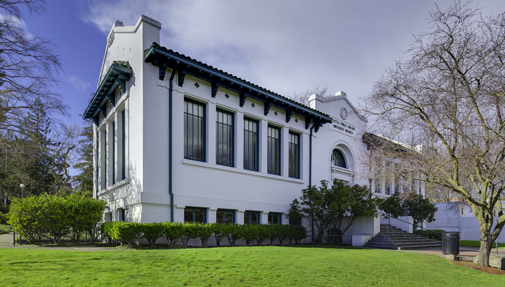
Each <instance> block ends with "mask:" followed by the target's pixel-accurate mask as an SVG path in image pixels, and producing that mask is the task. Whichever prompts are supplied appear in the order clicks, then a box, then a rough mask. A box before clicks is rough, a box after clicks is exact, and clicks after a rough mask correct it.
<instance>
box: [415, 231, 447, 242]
mask: <svg viewBox="0 0 505 287" xmlns="http://www.w3.org/2000/svg"><path fill="white" fill-rule="evenodd" d="M442 232H443V230H436V229H431V230H427V229H425V230H414V234H417V235H421V236H424V237H428V238H431V239H436V240H442Z"/></svg>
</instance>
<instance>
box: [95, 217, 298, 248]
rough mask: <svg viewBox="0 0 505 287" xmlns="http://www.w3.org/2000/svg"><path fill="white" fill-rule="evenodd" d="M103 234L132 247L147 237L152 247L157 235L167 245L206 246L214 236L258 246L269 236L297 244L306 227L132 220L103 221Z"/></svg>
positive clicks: (234, 243)
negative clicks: (196, 242) (195, 242)
mask: <svg viewBox="0 0 505 287" xmlns="http://www.w3.org/2000/svg"><path fill="white" fill-rule="evenodd" d="M101 231H102V235H103V236H108V237H110V238H111V239H112V240H114V241H117V242H119V243H120V244H121V245H123V244H124V243H127V244H128V246H129V247H131V246H132V241H133V240H134V239H137V240H140V239H147V241H148V242H149V245H151V246H154V243H155V242H156V240H157V239H158V238H162V237H164V238H165V239H166V240H167V241H168V244H169V246H174V245H175V244H176V242H177V241H180V242H181V245H182V246H184V247H186V246H187V245H188V241H189V240H190V239H191V238H199V239H200V240H201V243H202V247H207V242H208V240H209V239H210V238H211V237H212V235H214V238H215V239H216V244H217V246H218V247H219V246H221V242H222V239H223V238H227V239H228V244H229V245H230V246H235V245H236V242H237V240H241V239H243V240H245V242H246V244H247V245H251V244H252V243H253V242H254V241H256V244H258V245H261V244H262V243H263V242H264V241H265V239H268V238H270V244H272V245H273V243H274V242H275V240H278V241H279V244H282V243H283V241H284V239H286V238H288V239H289V244H292V242H293V241H294V242H295V243H296V244H299V243H300V241H301V240H303V239H305V238H306V237H307V230H306V229H305V227H303V226H294V225H264V224H253V225H238V224H222V223H206V224H203V223H184V224H183V223H179V222H173V223H171V222H164V223H131V222H122V221H114V222H105V223H103V224H102V228H101Z"/></svg>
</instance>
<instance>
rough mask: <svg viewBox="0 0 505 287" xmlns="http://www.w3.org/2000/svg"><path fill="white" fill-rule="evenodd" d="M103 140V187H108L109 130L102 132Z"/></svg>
mask: <svg viewBox="0 0 505 287" xmlns="http://www.w3.org/2000/svg"><path fill="white" fill-rule="evenodd" d="M102 137H103V139H102V141H103V146H102V158H103V165H102V169H103V170H102V171H103V172H102V180H103V181H102V188H107V131H106V130H104V131H103V132H102Z"/></svg>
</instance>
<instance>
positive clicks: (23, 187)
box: [14, 184, 25, 245]
mask: <svg viewBox="0 0 505 287" xmlns="http://www.w3.org/2000/svg"><path fill="white" fill-rule="evenodd" d="M19 187H20V188H21V198H23V197H24V196H23V191H24V189H25V185H24V184H20V185H19ZM15 236H16V233H14V237H15ZM14 242H15V240H14ZM14 244H15V243H14ZM19 245H21V234H19Z"/></svg>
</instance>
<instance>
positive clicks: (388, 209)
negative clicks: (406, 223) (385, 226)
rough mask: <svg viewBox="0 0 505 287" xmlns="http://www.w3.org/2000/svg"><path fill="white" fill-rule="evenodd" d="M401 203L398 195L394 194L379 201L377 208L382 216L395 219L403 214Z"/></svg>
mask: <svg viewBox="0 0 505 287" xmlns="http://www.w3.org/2000/svg"><path fill="white" fill-rule="evenodd" d="M402 202H403V200H402V198H401V197H400V194H399V193H398V192H395V193H393V195H391V196H390V197H388V198H386V199H381V200H380V201H379V206H378V207H379V210H380V211H381V212H382V214H383V215H384V216H386V217H393V218H397V217H398V216H402V215H403V213H404V210H403V204H402Z"/></svg>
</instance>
